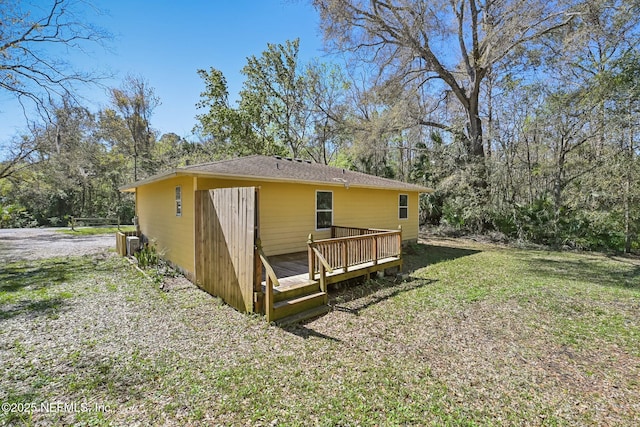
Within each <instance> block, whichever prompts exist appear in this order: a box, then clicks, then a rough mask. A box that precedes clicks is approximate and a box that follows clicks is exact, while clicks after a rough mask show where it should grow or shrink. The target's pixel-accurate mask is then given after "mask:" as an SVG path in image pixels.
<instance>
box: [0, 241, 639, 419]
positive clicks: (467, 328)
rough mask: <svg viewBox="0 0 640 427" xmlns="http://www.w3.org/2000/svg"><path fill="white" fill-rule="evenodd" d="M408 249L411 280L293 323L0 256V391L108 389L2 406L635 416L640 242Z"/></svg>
mask: <svg viewBox="0 0 640 427" xmlns="http://www.w3.org/2000/svg"><path fill="white" fill-rule="evenodd" d="M408 252H409V254H408V255H407V257H406V262H405V266H406V267H407V268H406V269H405V271H406V270H409V271H410V274H409V277H408V279H407V280H405V281H403V282H396V281H391V280H389V279H379V280H377V281H368V282H366V283H364V284H361V285H358V286H343V287H341V288H340V289H336V290H334V291H333V292H332V294H331V299H330V304H332V305H333V308H334V310H333V311H332V312H331V313H329V314H327V315H326V316H324V317H321V318H319V319H316V320H314V321H312V322H309V323H306V324H304V325H298V326H293V327H288V328H284V329H283V328H278V327H274V326H269V325H268V324H266V322H265V321H264V319H263V318H262V317H260V316H250V315H243V314H240V313H238V312H236V311H234V310H233V309H231V308H230V307H228V306H226V305H224V304H220V302H219V300H218V299H216V298H213V297H210V296H209V295H207V294H205V293H204V292H201V291H199V290H197V289H196V288H195V287H193V286H188V285H184V286H182V285H181V286H169V287H168V289H170V290H169V292H164V291H162V290H160V289H159V288H158V287H157V285H155V284H154V283H153V282H152V281H150V280H148V279H146V278H145V277H143V276H141V275H140V274H139V273H137V272H136V271H135V270H133V269H132V268H131V267H130V266H129V265H128V264H127V263H126V262H125V261H123V260H122V259H120V258H117V257H112V256H109V257H105V256H98V257H96V256H93V257H79V258H72V259H50V260H44V261H39V262H22V263H14V264H9V265H6V266H3V267H0V360H3V363H4V367H3V368H4V371H5V373H4V375H3V376H2V377H1V378H0V402H2V403H5V402H10V403H15V404H16V405H17V403H18V402H36V403H37V404H38V406H39V405H40V404H41V403H42V402H63V403H78V404H79V403H86V404H90V405H95V404H98V405H102V406H99V408H100V410H98V411H91V412H69V411H61V412H49V413H44V412H41V411H31V412H22V413H19V412H6V411H5V412H0V423H2V422H5V423H8V424H17V425H20V424H24V425H31V424H33V425H36V424H47V425H56V424H57V425H68V424H85V425H124V424H142V425H157V424H163V425H211V424H221V425H294V426H295V425H309V424H311V425H405V424H409V425H465V426H473V425H514V424H515V425H523V424H524V425H593V424H595V425H634V424H638V422H639V421H640V406H639V403H638V402H640V382H639V380H638V378H640V262H638V260H633V259H612V258H608V257H606V256H602V255H597V254H575V253H559V252H545V251H529V250H518V249H513V248H501V247H495V246H488V245H481V244H477V243H470V242H463V243H460V242H456V241H441V242H436V243H433V244H430V245H415V246H413V247H411V248H410V249H409V250H408ZM92 407H93V406H92Z"/></svg>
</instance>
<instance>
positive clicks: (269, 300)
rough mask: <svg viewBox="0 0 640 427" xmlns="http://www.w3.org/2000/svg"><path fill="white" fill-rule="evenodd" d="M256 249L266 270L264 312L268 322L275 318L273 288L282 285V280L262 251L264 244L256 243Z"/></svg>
mask: <svg viewBox="0 0 640 427" xmlns="http://www.w3.org/2000/svg"><path fill="white" fill-rule="evenodd" d="M256 251H257V252H258V257H259V258H260V263H261V264H262V267H264V270H265V276H266V277H265V281H264V314H265V315H266V317H267V322H271V320H272V319H273V303H274V301H273V288H274V287H276V288H277V287H278V286H280V282H278V276H276V273H275V271H273V267H271V264H270V263H269V260H268V259H267V256H266V255H265V254H264V252H263V251H262V245H261V244H260V243H258V244H257V245H256Z"/></svg>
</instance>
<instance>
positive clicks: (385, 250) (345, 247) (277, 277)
mask: <svg viewBox="0 0 640 427" xmlns="http://www.w3.org/2000/svg"><path fill="white" fill-rule="evenodd" d="M256 247H257V254H258V256H259V258H257V264H258V265H261V267H262V270H263V271H262V284H261V285H262V286H261V288H262V292H261V293H259V294H256V295H255V296H254V298H256V299H257V300H260V299H261V297H262V296H264V310H265V315H266V318H267V321H268V322H271V321H274V320H275V321H284V322H287V321H288V320H287V319H291V318H295V319H298V318H302V317H304V318H308V317H309V316H312V315H313V316H315V315H317V314H316V313H317V310H320V309H322V310H324V309H326V308H328V307H327V302H328V296H327V293H328V285H330V284H332V283H339V282H344V281H346V280H349V279H353V278H356V277H362V276H365V277H366V276H368V275H370V274H371V273H375V272H377V271H383V270H386V269H388V268H392V267H399V268H402V229H401V228H399V229H398V230H376V229H364V228H357V227H340V226H332V227H331V238H330V239H322V240H315V241H314V239H313V235H311V234H310V235H309V239H308V241H307V251H306V252H298V253H291V254H286V255H279V256H272V257H270V258H269V259H267V257H266V256H265V254H264V252H263V250H262V244H261V242H260V241H259V239H258V242H257V245H256ZM257 272H258V277H259V274H260V273H259V272H260V270H257ZM323 307H324V308H323Z"/></svg>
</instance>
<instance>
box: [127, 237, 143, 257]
mask: <svg viewBox="0 0 640 427" xmlns="http://www.w3.org/2000/svg"><path fill="white" fill-rule="evenodd" d="M139 248H140V238H139V237H137V236H127V255H129V256H133V254H134V253H136V252H137V251H138V249H139Z"/></svg>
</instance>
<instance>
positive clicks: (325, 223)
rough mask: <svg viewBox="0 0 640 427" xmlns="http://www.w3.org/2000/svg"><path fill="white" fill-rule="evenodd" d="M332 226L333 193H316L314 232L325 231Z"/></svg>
mask: <svg viewBox="0 0 640 427" xmlns="http://www.w3.org/2000/svg"><path fill="white" fill-rule="evenodd" d="M331 224H333V193H332V192H331V191H316V230H326V229H328V228H331Z"/></svg>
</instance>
